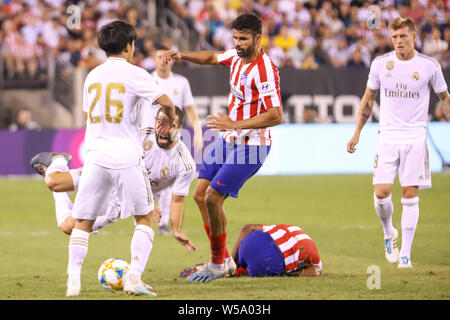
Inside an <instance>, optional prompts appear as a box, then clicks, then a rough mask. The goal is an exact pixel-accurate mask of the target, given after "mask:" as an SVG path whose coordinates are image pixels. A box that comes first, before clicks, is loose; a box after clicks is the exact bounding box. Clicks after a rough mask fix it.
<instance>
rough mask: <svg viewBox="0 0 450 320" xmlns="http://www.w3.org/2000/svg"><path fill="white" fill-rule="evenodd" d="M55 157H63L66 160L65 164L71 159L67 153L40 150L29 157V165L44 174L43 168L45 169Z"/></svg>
mask: <svg viewBox="0 0 450 320" xmlns="http://www.w3.org/2000/svg"><path fill="white" fill-rule="evenodd" d="M55 157H64V158H65V159H66V160H67V164H69V163H70V162H71V161H72V156H71V155H70V154H69V153H57V152H41V153H38V154H37V155H35V156H34V157H33V158H31V160H30V166H31V167H32V168H33V169H34V171H36V172H37V173H38V174H40V175H41V176H45V170H47V168H48V166H49V165H50V164H51V163H52V161H53V159H54V158H55Z"/></svg>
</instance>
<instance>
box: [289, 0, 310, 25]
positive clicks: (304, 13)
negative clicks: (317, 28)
mask: <svg viewBox="0 0 450 320" xmlns="http://www.w3.org/2000/svg"><path fill="white" fill-rule="evenodd" d="M288 15H289V20H290V21H292V23H294V20H298V21H299V23H300V25H301V26H302V27H309V26H310V25H311V13H310V12H309V10H308V9H306V8H305V6H304V1H303V0H295V6H294V10H293V11H290V12H288ZM293 28H296V27H295V26H293Z"/></svg>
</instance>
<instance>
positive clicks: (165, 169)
mask: <svg viewBox="0 0 450 320" xmlns="http://www.w3.org/2000/svg"><path fill="white" fill-rule="evenodd" d="M160 173H161V175H162V176H163V177H165V176H167V175H168V174H169V168H168V167H164V168H163V169H161V171H160Z"/></svg>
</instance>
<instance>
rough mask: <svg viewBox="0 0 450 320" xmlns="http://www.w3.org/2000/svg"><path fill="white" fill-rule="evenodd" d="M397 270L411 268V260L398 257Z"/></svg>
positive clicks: (405, 257)
mask: <svg viewBox="0 0 450 320" xmlns="http://www.w3.org/2000/svg"><path fill="white" fill-rule="evenodd" d="M397 268H400V269H401V268H412V264H411V259H410V258H409V257H407V256H403V257H400V258H399V260H398V266H397Z"/></svg>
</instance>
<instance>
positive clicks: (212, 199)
mask: <svg viewBox="0 0 450 320" xmlns="http://www.w3.org/2000/svg"><path fill="white" fill-rule="evenodd" d="M220 199H221V197H220V194H219V193H218V192H217V191H215V190H214V189H212V188H208V190H206V195H205V204H206V206H207V207H215V206H218V205H220Z"/></svg>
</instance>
